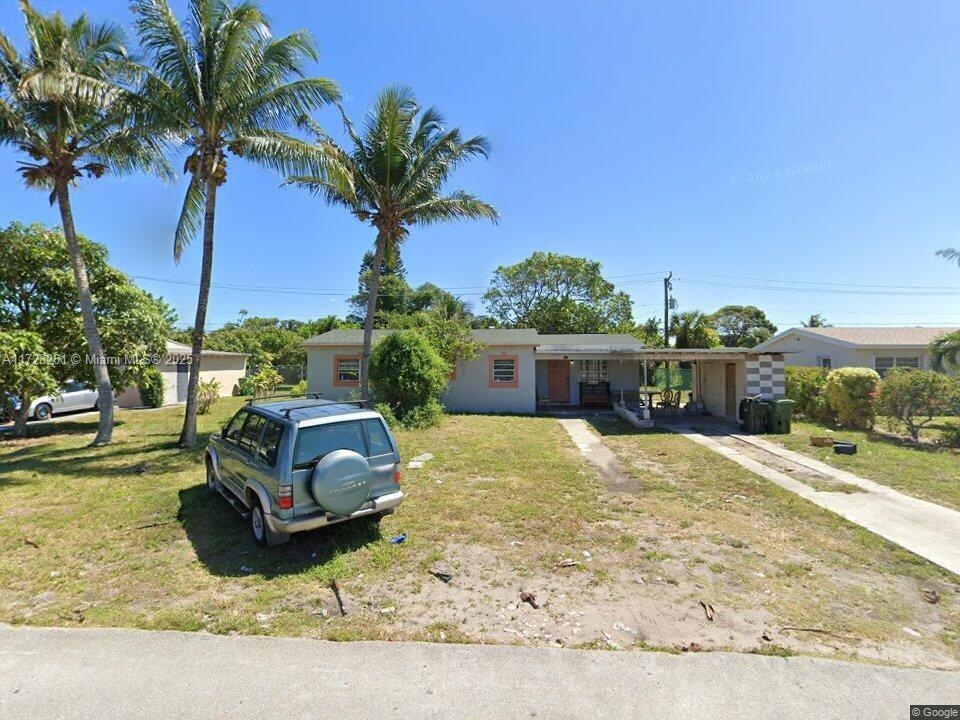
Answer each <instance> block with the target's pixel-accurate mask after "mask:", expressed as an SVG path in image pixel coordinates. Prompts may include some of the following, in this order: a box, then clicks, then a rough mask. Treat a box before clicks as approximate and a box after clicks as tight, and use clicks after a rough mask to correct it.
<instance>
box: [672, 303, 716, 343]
mask: <svg viewBox="0 0 960 720" xmlns="http://www.w3.org/2000/svg"><path fill="white" fill-rule="evenodd" d="M670 334H671V335H672V336H673V338H674V341H673V342H674V346H675V347H678V348H716V347H722V346H723V342H722V341H721V340H720V336H719V335H718V334H717V331H716V330H715V329H714V328H713V324H712V323H711V321H710V316H709V315H704V314H703V313H702V312H700V311H699V310H688V311H687V312H682V313H677V314H676V315H674V316H673V317H672V318H670Z"/></svg>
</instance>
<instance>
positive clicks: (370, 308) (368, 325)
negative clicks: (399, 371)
mask: <svg viewBox="0 0 960 720" xmlns="http://www.w3.org/2000/svg"><path fill="white" fill-rule="evenodd" d="M386 245H387V238H386V235H384V234H383V233H382V232H381V233H378V234H377V246H376V252H375V253H374V255H373V267H371V268H370V283H369V285H367V317H366V319H365V320H364V321H363V354H362V355H361V357H360V394H361V395H363V399H364V400H368V399H369V398H370V346H371V345H372V344H373V320H374V317H375V316H376V314H377V295H378V294H379V292H380V269H381V268H380V266H381V265H383V253H384V249H385V248H386Z"/></svg>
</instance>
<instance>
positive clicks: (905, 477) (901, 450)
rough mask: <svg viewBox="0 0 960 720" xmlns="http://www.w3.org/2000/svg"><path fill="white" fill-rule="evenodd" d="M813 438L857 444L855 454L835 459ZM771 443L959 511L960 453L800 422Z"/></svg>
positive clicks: (839, 456)
mask: <svg viewBox="0 0 960 720" xmlns="http://www.w3.org/2000/svg"><path fill="white" fill-rule="evenodd" d="M812 435H827V436H829V437H831V438H833V439H835V440H847V441H850V442H855V443H856V444H857V454H856V455H836V454H835V453H834V452H833V448H830V447H825V448H822V447H814V446H812V445H811V444H810V437H811V436H812ZM767 439H768V440H772V441H774V442H779V443H782V444H783V445H784V446H786V447H787V448H789V449H790V450H794V451H796V452H800V453H803V454H805V455H809V456H810V457H813V458H816V459H817V460H822V461H823V462H825V463H828V464H830V465H833V466H834V467H837V468H840V469H841V470H847V471H849V472H852V473H854V474H855V475H860V476H861V477H865V478H868V479H870V480H875V481H876V482H879V483H882V484H884V485H889V486H890V487H892V488H894V489H896V490H899V491H901V492H903V493H906V494H907V495H913V496H914V497H918V498H922V499H924V500H930V501H931V502H936V503H940V504H941V505H945V506H947V507H951V508H954V509H956V510H960V455H958V454H956V453H954V452H951V451H950V450H948V449H945V448H938V447H934V446H932V445H929V444H922V445H920V446H915V445H914V444H913V443H910V442H907V441H900V440H897V439H895V438H892V437H889V436H887V435H882V434H878V433H870V432H863V431H858V430H840V429H837V430H835V431H834V432H828V428H826V427H825V426H822V425H819V424H816V423H811V422H806V421H802V420H801V421H798V420H794V422H793V432H792V433H791V434H790V435H770V436H767Z"/></svg>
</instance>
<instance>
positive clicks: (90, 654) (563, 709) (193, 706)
mask: <svg viewBox="0 0 960 720" xmlns="http://www.w3.org/2000/svg"><path fill="white" fill-rule="evenodd" d="M0 647H2V648H3V650H2V652H0V717H2V718H4V719H5V720H20V719H24V720H25V719H27V718H29V719H30V720H33V719H34V718H65V719H66V718H104V719H109V718H118V719H119V718H123V719H124V720H126V719H127V718H134V717H135V718H171V717H176V718H181V719H183V720H189V719H192V718H197V720H201V719H202V720H208V719H209V718H239V717H243V718H261V717H262V718H271V719H272V720H273V719H275V720H284V719H286V718H298V719H299V718H314V717H332V718H338V720H351V719H353V718H357V719H359V718H364V719H367V718H405V719H406V718H458V719H459V718H498V719H499V718H532V717H536V718H577V719H578V720H579V719H581V718H617V719H618V720H619V719H621V718H628V717H631V718H633V717H655V718H684V720H689V718H706V717H709V718H737V719H740V718H750V719H751V720H753V719H755V718H777V719H778V720H789V719H790V718H797V719H798V720H811V719H812V718H816V719H817V720H828V719H829V718H837V719H838V720H839V719H841V718H843V719H844V720H847V719H848V718H853V717H857V718H867V717H869V718H891V719H896V720H903V718H907V717H909V716H910V707H909V706H910V704H912V703H914V704H924V703H931V704H932V703H939V704H946V703H949V702H957V701H958V699H960V674H955V673H946V672H940V671H933V670H904V669H897V668H887V667H877V666H873V665H859V664H854V663H843V662H836V661H830V660H815V659H811V658H780V657H764V656H758V655H740V654H732V653H703V654H687V655H669V654H665V653H654V652H650V653H644V652H622V651H621V652H613V651H601V650H568V649H555V650H554V649H537V648H520V647H507V646H494V645H434V644H426V643H399V642H398V643H380V642H351V643H330V642H323V641H315V640H297V639H281V638H264V637H223V636H213V635H204V634H198V633H175V632H147V631H139V630H94V629H90V630H67V629H56V628H49V629H43V628H12V627H9V626H0Z"/></svg>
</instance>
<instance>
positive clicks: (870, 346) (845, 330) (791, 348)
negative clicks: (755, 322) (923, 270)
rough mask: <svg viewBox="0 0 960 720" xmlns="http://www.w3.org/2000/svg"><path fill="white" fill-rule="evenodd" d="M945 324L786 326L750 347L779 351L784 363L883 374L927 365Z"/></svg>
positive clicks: (954, 329)
mask: <svg viewBox="0 0 960 720" xmlns="http://www.w3.org/2000/svg"><path fill="white" fill-rule="evenodd" d="M957 330H960V328H955V327H954V328H949V327H946V328H944V327H936V328H934V327H819V328H803V327H801V328H790V329H789V330H785V331H784V332H782V333H780V334H779V335H777V336H775V337H773V338H771V339H770V340H768V341H767V342H765V343H761V344H760V345H757V346H756V347H755V348H754V351H756V352H765V353H769V352H775V353H782V354H783V357H784V362H785V363H786V364H787V365H805V366H808V367H822V368H827V369H831V368H838V367H868V368H873V369H874V370H876V371H877V372H878V373H880V374H881V375H883V374H884V373H886V371H887V370H889V369H891V368H894V367H911V368H917V369H920V370H926V369H928V368H929V364H930V361H929V353H928V348H929V346H930V343H931V342H933V341H934V340H936V339H937V338H939V337H942V336H944V335H946V334H947V333H950V332H955V331H957Z"/></svg>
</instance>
